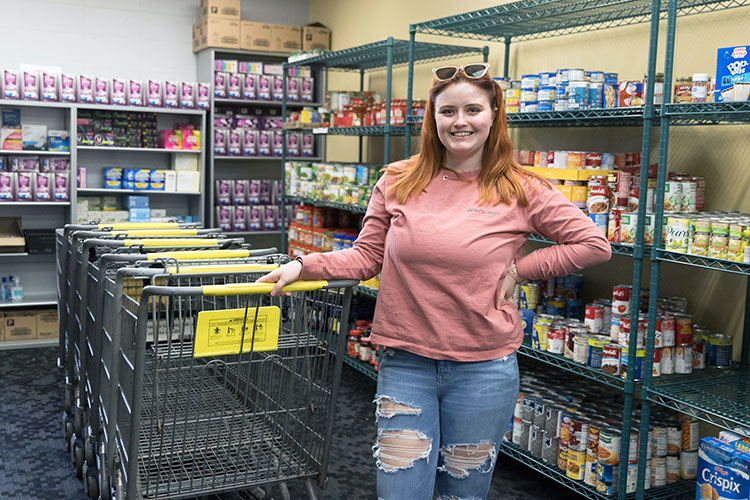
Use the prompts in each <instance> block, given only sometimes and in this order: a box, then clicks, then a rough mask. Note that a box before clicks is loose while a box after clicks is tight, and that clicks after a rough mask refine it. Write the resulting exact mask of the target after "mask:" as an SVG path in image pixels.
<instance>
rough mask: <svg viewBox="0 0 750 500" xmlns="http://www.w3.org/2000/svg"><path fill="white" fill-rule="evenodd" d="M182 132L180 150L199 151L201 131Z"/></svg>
mask: <svg viewBox="0 0 750 500" xmlns="http://www.w3.org/2000/svg"><path fill="white" fill-rule="evenodd" d="M181 132H182V149H189V150H193V151H199V150H200V149H201V131H200V130H190V129H185V130H181Z"/></svg>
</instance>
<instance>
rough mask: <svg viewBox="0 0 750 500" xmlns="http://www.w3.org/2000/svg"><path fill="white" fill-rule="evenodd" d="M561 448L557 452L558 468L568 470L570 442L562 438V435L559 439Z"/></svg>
mask: <svg viewBox="0 0 750 500" xmlns="http://www.w3.org/2000/svg"><path fill="white" fill-rule="evenodd" d="M558 443H559V447H560V450H559V452H558V454H557V468H558V469H562V470H564V471H566V472H567V470H568V443H566V442H564V441H563V440H562V437H560V439H559V440H558Z"/></svg>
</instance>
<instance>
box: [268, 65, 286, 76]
mask: <svg viewBox="0 0 750 500" xmlns="http://www.w3.org/2000/svg"><path fill="white" fill-rule="evenodd" d="M263 74H264V75H278V76H281V75H283V74H284V70H283V68H282V67H281V64H264V65H263Z"/></svg>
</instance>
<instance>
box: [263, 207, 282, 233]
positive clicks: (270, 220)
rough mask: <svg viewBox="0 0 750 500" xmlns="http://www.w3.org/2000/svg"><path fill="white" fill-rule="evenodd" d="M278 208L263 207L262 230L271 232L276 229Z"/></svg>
mask: <svg viewBox="0 0 750 500" xmlns="http://www.w3.org/2000/svg"><path fill="white" fill-rule="evenodd" d="M278 220H279V206H278V205H266V206H265V207H263V229H265V230H266V231H273V230H275V229H276V228H277V227H278Z"/></svg>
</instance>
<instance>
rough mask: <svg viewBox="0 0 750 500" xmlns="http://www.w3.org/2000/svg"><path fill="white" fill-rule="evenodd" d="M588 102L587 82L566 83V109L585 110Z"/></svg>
mask: <svg viewBox="0 0 750 500" xmlns="http://www.w3.org/2000/svg"><path fill="white" fill-rule="evenodd" d="M588 100H589V82H587V81H585V80H575V81H574V80H570V82H569V83H568V109H586V105H587V104H588Z"/></svg>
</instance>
